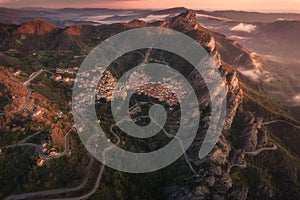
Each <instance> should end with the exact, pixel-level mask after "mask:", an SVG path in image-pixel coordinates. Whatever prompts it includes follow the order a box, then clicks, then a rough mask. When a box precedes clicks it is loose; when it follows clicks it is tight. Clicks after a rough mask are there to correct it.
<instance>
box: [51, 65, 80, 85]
mask: <svg viewBox="0 0 300 200" xmlns="http://www.w3.org/2000/svg"><path fill="white" fill-rule="evenodd" d="M78 69H79V67H74V68H56V74H55V75H54V76H53V79H54V80H55V81H62V82H65V83H71V82H74V81H75V75H76V72H77V71H78Z"/></svg>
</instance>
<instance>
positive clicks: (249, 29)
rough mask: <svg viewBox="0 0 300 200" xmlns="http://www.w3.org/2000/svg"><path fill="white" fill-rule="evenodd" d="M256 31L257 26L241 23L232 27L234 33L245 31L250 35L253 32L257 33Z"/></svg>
mask: <svg viewBox="0 0 300 200" xmlns="http://www.w3.org/2000/svg"><path fill="white" fill-rule="evenodd" d="M255 29H256V26H255V25H252V24H245V23H240V24H238V25H236V26H234V27H232V28H231V29H230V30H232V31H243V32H247V33H250V32H252V31H255Z"/></svg>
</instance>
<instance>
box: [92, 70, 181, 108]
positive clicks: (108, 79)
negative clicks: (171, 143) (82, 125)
mask: <svg viewBox="0 0 300 200" xmlns="http://www.w3.org/2000/svg"><path fill="white" fill-rule="evenodd" d="M168 82H169V83H168V85H162V84H161V83H159V82H158V83H155V82H152V83H151V81H150V78H149V77H148V76H147V75H145V74H144V73H143V72H133V73H132V74H130V76H129V77H128V78H127V83H123V84H122V83H121V84H119V88H118V89H119V90H115V89H116V88H115V87H116V85H117V79H116V78H115V77H114V76H113V75H112V74H111V73H110V72H109V71H105V72H104V73H103V76H102V78H101V79H100V82H99V86H98V94H97V99H100V98H106V100H112V98H113V93H115V95H116V96H118V97H121V98H123V99H125V98H126V96H127V92H126V91H128V90H134V91H135V93H137V94H145V95H148V96H150V97H153V98H157V99H159V100H160V101H165V102H166V103H168V104H169V105H171V106H172V105H175V104H178V97H182V96H183V95H184V94H185V93H186V91H184V89H183V88H182V86H181V84H180V83H178V82H175V81H173V82H172V81H170V80H168ZM143 83H146V84H143ZM114 90H115V91H114Z"/></svg>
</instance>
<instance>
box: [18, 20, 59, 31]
mask: <svg viewBox="0 0 300 200" xmlns="http://www.w3.org/2000/svg"><path fill="white" fill-rule="evenodd" d="M55 29H57V27H56V26H54V25H52V24H49V23H47V22H45V21H43V20H34V21H31V22H24V23H22V24H21V25H20V26H19V27H18V28H17V30H16V31H15V34H36V35H44V34H46V33H50V32H52V31H53V30H55Z"/></svg>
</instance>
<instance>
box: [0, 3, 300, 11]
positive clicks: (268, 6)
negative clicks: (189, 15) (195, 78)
mask: <svg viewBox="0 0 300 200" xmlns="http://www.w3.org/2000/svg"><path fill="white" fill-rule="evenodd" d="M179 6H183V7H186V8H191V9H212V10H225V9H226V10H251V11H253V10H257V11H270V12H273V11H274V12H278V11H284V12H295V11H299V10H300V0H242V1H241V0H222V1H220V0H89V1H84V0H26V1H22V0H0V7H11V8H22V7H45V8H64V7H73V8H88V7H94V8H95V7H98V8H101V7H102V8H104V7H105V8H137V9H141V8H147V9H148V8H152V9H156V8H160V9H161V8H170V7H179Z"/></svg>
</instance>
